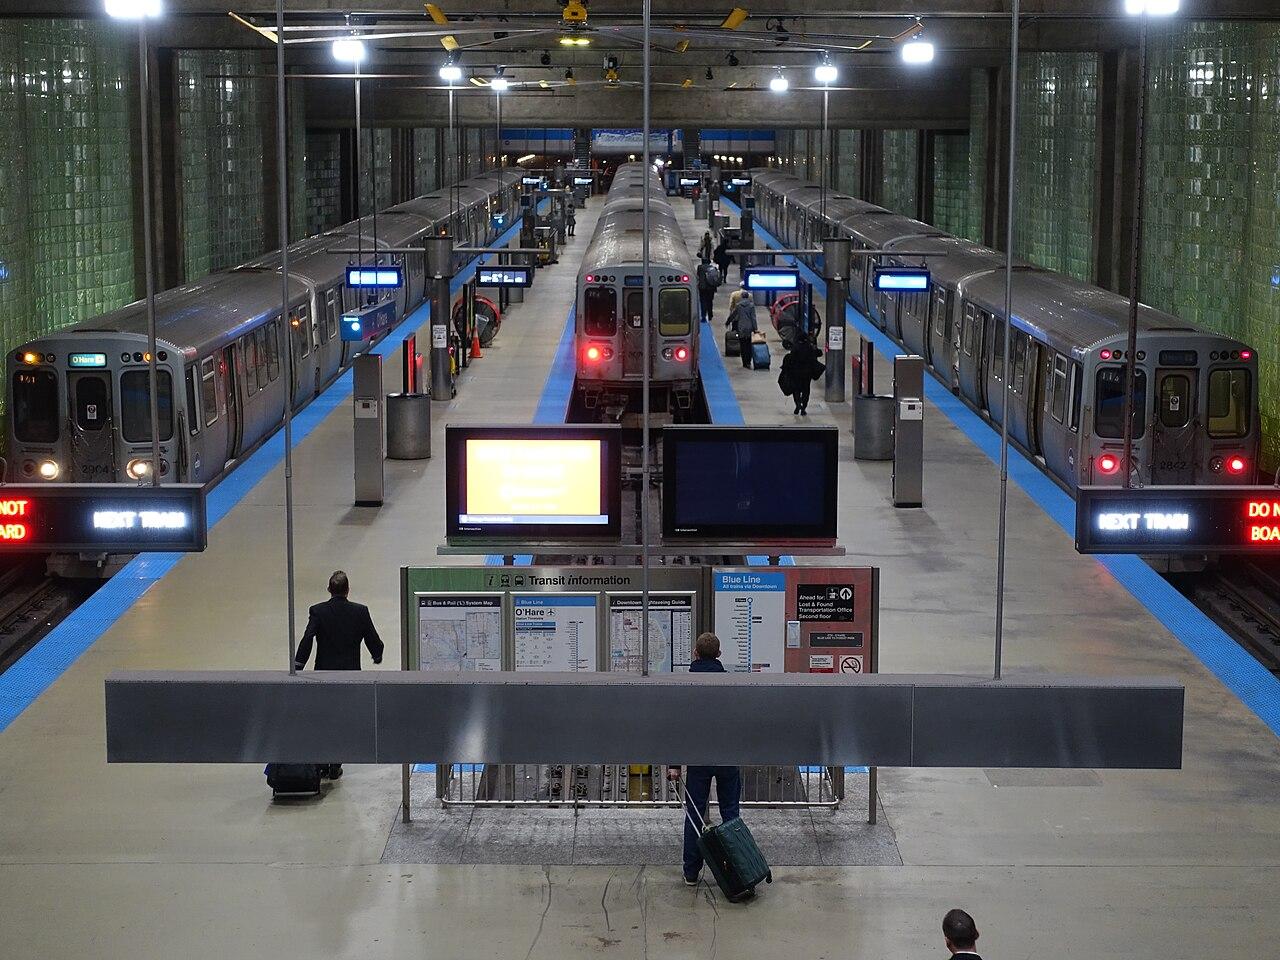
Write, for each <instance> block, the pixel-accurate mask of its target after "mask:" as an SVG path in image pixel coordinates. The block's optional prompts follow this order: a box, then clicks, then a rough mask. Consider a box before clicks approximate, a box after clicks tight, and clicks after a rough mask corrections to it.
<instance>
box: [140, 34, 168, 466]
mask: <svg viewBox="0 0 1280 960" xmlns="http://www.w3.org/2000/svg"><path fill="white" fill-rule="evenodd" d="M147 46H148V45H147V18H146V17H143V18H141V19H140V20H139V21H138V98H139V100H140V101H141V105H140V107H141V113H142V116H141V125H142V131H141V133H142V260H143V269H144V272H145V273H146V286H147V392H148V393H149V394H150V396H149V399H148V406H149V407H150V416H151V485H152V486H153V487H158V486H160V395H159V379H160V378H159V376H158V375H157V372H156V362H157V361H156V268H155V253H154V249H153V248H154V245H155V234H154V232H153V230H154V228H153V226H152V222H151V220H152V216H151V62H150V57H149V55H148V53H147ZM172 409H173V406H172V404H170V410H171V411H172ZM170 416H172V413H170Z"/></svg>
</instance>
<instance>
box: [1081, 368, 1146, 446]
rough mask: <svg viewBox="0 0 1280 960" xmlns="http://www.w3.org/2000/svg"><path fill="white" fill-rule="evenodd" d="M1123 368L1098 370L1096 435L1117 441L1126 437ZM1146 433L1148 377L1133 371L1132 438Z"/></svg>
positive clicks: (1140, 372)
mask: <svg viewBox="0 0 1280 960" xmlns="http://www.w3.org/2000/svg"><path fill="white" fill-rule="evenodd" d="M1124 390H1125V369H1124V367H1099V368H1098V382H1097V391H1096V393H1097V396H1096V399H1095V402H1096V404H1097V407H1096V412H1095V413H1094V424H1093V431H1094V433H1096V434H1097V435H1098V436H1100V437H1109V438H1111V439H1118V438H1120V437H1123V436H1124ZM1146 432H1147V375H1146V373H1145V372H1144V371H1142V370H1135V371H1134V384H1133V438H1134V439H1135V440H1136V439H1138V438H1139V437H1141V436H1142V435H1143V434H1144V433H1146Z"/></svg>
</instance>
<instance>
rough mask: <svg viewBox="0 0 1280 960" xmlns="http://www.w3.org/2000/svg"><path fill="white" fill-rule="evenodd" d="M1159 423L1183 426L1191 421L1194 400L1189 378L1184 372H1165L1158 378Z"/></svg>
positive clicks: (1166, 425)
mask: <svg viewBox="0 0 1280 960" xmlns="http://www.w3.org/2000/svg"><path fill="white" fill-rule="evenodd" d="M1159 384H1160V388H1159V394H1160V409H1159V416H1160V425H1161V426H1162V427H1185V426H1186V425H1187V424H1188V423H1190V422H1191V410H1192V407H1194V406H1195V402H1194V400H1193V398H1192V396H1191V378H1190V377H1189V376H1187V375H1186V374H1185V373H1166V374H1164V376H1162V377H1160V378H1159Z"/></svg>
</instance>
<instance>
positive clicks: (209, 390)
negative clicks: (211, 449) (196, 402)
mask: <svg viewBox="0 0 1280 960" xmlns="http://www.w3.org/2000/svg"><path fill="white" fill-rule="evenodd" d="M217 375H218V368H217V367H216V366H215V365H214V362H213V357H205V358H204V359H203V360H201V361H200V406H201V408H202V409H203V411H204V425H205V426H206V427H211V426H213V425H214V424H215V423H217V421H218V387H217Z"/></svg>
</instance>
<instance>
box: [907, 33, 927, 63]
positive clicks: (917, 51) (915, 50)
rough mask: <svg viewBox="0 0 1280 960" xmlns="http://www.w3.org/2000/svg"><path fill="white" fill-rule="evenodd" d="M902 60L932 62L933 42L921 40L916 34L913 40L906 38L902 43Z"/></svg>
mask: <svg viewBox="0 0 1280 960" xmlns="http://www.w3.org/2000/svg"><path fill="white" fill-rule="evenodd" d="M902 62H903V63H932V62H933V44H932V43H930V42H929V41H928V40H921V39H920V38H919V37H918V36H917V37H916V39H914V40H908V41H907V42H906V43H904V44H903V45H902Z"/></svg>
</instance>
